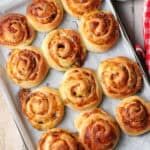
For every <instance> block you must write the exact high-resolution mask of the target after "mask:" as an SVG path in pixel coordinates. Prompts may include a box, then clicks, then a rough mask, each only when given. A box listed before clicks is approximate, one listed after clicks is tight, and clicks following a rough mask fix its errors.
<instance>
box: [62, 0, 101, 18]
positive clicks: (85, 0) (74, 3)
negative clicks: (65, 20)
mask: <svg viewBox="0 0 150 150" xmlns="http://www.w3.org/2000/svg"><path fill="white" fill-rule="evenodd" d="M62 3H63V5H64V8H65V10H66V11H67V12H68V13H69V14H71V15H72V16H75V17H81V16H82V15H83V14H86V13H88V12H90V11H92V10H95V9H97V8H98V7H99V6H100V4H101V0H62Z"/></svg>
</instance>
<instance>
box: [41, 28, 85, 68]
mask: <svg viewBox="0 0 150 150" xmlns="http://www.w3.org/2000/svg"><path fill="white" fill-rule="evenodd" d="M42 49H43V53H44V55H45V58H46V59H47V62H48V64H49V65H50V66H51V67H52V68H55V69H56V70H59V71H65V70H67V69H69V68H70V67H75V66H76V67H80V66H81V65H82V64H83V62H84V60H85V57H86V49H85V47H84V45H83V43H82V40H81V38H80V35H79V33H77V32H76V31H74V30H68V29H57V30H55V31H52V32H50V33H49V34H48V35H47V36H46V38H45V40H44V41H43V44H42Z"/></svg>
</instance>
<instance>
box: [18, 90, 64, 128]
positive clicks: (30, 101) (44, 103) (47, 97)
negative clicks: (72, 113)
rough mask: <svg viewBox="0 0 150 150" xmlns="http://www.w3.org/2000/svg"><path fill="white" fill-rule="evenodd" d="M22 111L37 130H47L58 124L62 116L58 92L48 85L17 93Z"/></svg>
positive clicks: (62, 109)
mask: <svg viewBox="0 0 150 150" xmlns="http://www.w3.org/2000/svg"><path fill="white" fill-rule="evenodd" d="M19 99H20V101H21V106H22V112H23V113H24V114H25V115H26V116H27V118H28V120H29V122H30V123H31V125H32V126H33V127H34V128H36V129H38V130H48V129H51V128H53V127H55V126H56V125H58V124H59V123H60V122H61V120H62V118H63V116H64V105H63V103H62V100H61V99H60V95H59V92H58V91H57V90H55V89H52V88H48V87H41V88H38V89H35V90H33V91H29V90H25V89H23V90H21V91H20V93H19Z"/></svg>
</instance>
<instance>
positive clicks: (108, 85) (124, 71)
mask: <svg viewBox="0 0 150 150" xmlns="http://www.w3.org/2000/svg"><path fill="white" fill-rule="evenodd" d="M98 77H99V79H100V82H101V85H102V88H103V90H104V93H105V94H106V95H107V96H110V97H112V98H118V99H119V98H125V97H128V96H131V95H134V94H135V93H137V92H138V91H139V90H140V89H141V87H142V74H141V71H140V68H139V66H138V64H137V63H136V62H134V61H132V60H131V59H129V58H127V57H115V58H110V59H107V60H104V61H103V62H102V63H101V64H100V66H99V68H98Z"/></svg>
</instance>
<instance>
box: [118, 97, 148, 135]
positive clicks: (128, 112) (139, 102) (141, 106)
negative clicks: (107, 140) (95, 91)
mask: <svg viewBox="0 0 150 150" xmlns="http://www.w3.org/2000/svg"><path fill="white" fill-rule="evenodd" d="M116 117H117V120H118V123H119V124H120V127H121V128H122V129H123V131H124V132H125V133H127V134H129V135H140V134H143V133H145V132H147V131H150V103H147V102H146V101H144V100H143V99H142V98H140V97H138V96H131V97H128V98H125V99H124V100H123V101H122V102H121V103H120V104H119V106H118V108H117V109H116Z"/></svg>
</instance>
